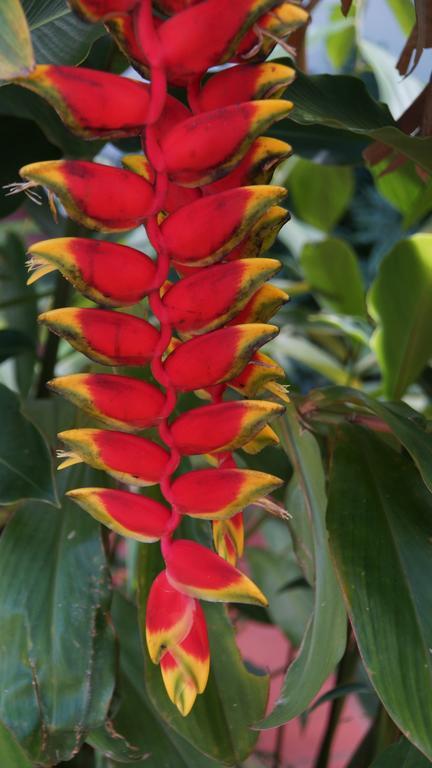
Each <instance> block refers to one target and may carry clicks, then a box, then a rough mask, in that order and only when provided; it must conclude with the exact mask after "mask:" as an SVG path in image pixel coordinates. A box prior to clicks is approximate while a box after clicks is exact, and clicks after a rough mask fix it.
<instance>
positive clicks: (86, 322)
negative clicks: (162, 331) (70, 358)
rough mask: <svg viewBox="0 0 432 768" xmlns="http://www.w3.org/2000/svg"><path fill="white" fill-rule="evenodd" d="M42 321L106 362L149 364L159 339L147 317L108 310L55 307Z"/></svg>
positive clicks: (102, 361)
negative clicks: (144, 318)
mask: <svg viewBox="0 0 432 768" xmlns="http://www.w3.org/2000/svg"><path fill="white" fill-rule="evenodd" d="M39 322H40V323H42V325H46V326H48V328H49V329H50V330H51V331H53V333H56V334H57V336H61V337H62V338H64V339H66V340H67V341H68V342H69V344H71V345H72V346H73V347H74V348H75V349H77V350H78V351H79V352H82V353H83V354H84V355H86V356H87V357H89V358H90V360H94V361H95V362H96V363H102V365H145V363H148V362H149V361H150V360H151V358H152V356H153V351H154V348H155V345H156V344H157V341H158V339H159V332H158V331H157V330H156V328H154V327H153V326H152V325H150V323H148V322H147V321H146V320H141V319H140V318H138V317H135V316H134V315H126V314H125V313H124V312H111V311H109V310H106V309H87V308H85V309H81V308H75V307H64V308H63V309H52V310H50V311H49V312H44V313H43V314H42V315H39Z"/></svg>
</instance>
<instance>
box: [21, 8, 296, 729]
mask: <svg viewBox="0 0 432 768" xmlns="http://www.w3.org/2000/svg"><path fill="white" fill-rule="evenodd" d="M71 5H72V7H73V8H74V9H75V10H76V11H78V12H79V13H80V15H81V16H82V17H83V18H85V19H86V20H87V21H100V20H102V21H105V22H106V26H107V28H108V29H109V31H110V32H111V33H112V34H113V36H114V38H115V40H116V41H117V43H118V44H119V46H120V47H121V48H122V50H123V51H124V52H125V53H126V55H127V56H128V57H129V59H130V60H131V62H132V64H133V66H134V67H135V68H136V69H137V70H138V71H139V72H141V73H144V74H145V76H146V77H147V76H148V78H149V79H150V81H151V82H150V84H149V83H142V82H141V83H140V82H136V81H132V80H129V79H126V78H121V77H118V76H116V75H111V74H106V73H103V72H98V71H92V70H89V69H85V68H71V67H56V66H52V65H39V66H37V67H36V68H35V69H34V70H33V71H32V72H31V73H30V74H29V75H28V77H27V78H19V79H18V81H17V82H19V84H20V85H22V86H24V87H26V88H29V89H30V90H33V91H36V92H37V93H38V94H39V95H40V96H42V97H43V98H45V99H46V100H47V101H48V102H49V103H50V104H51V105H52V106H54V108H55V109H56V110H57V112H58V114H59V115H60V117H61V118H62V120H63V122H65V123H66V125H67V126H68V127H69V128H70V129H71V130H72V131H74V132H75V133H77V134H78V135H79V136H81V137H83V138H86V139H93V138H97V137H101V138H104V139H109V138H114V137H124V136H132V135H138V134H139V135H140V138H141V147H142V153H140V154H134V155H128V156H125V157H123V159H122V163H123V166H124V168H120V167H111V166H107V165H101V164H98V163H93V162H88V161H81V160H51V161H47V162H38V163H33V164H31V165H28V166H25V167H24V168H22V169H21V176H22V177H23V178H24V179H25V182H24V183H23V184H18V185H15V188H14V187H12V193H14V192H17V191H20V190H24V191H27V192H28V194H29V196H30V197H32V196H33V195H34V193H33V191H32V189H33V187H35V186H38V185H41V186H43V187H45V188H46V190H47V191H48V194H49V196H50V200H51V198H52V196H56V197H58V198H59V200H60V202H61V204H62V206H63V208H61V209H60V212H61V213H62V211H66V213H67V214H68V215H69V216H70V217H71V218H72V219H74V220H75V221H77V222H79V223H80V224H81V225H84V226H86V227H88V228H90V229H95V230H97V231H98V232H116V231H123V230H128V229H132V228H134V227H137V226H140V225H144V226H145V228H146V231H147V236H148V238H149V240H150V243H151V245H152V247H153V249H154V251H155V254H156V256H155V258H154V259H152V258H150V257H149V256H147V255H146V254H144V253H141V252H140V251H137V250H135V249H133V248H130V247H127V246H124V245H119V244H117V243H113V242H111V241H108V240H103V239H99V240H94V239H92V238H91V237H87V238H79V237H66V238H64V237H61V238H55V239H53V240H49V241H43V242H40V243H35V244H33V245H32V246H31V247H30V249H29V256H30V258H29V266H30V268H31V269H32V270H33V274H32V275H31V276H30V278H29V282H33V281H35V280H37V279H38V278H40V277H43V275H46V274H48V273H49V272H52V271H53V270H56V269H57V270H59V272H60V273H61V274H62V275H63V276H64V277H65V278H66V279H67V280H68V281H69V282H70V283H71V284H72V285H73V287H74V288H75V289H77V290H78V291H80V292H81V293H82V294H83V295H84V296H86V297H87V298H88V299H90V300H91V301H93V302H96V303H97V304H99V305H102V306H104V307H108V308H109V309H105V308H104V309H102V308H87V307H81V306H72V307H69V308H58V309H52V310H49V311H47V312H45V313H44V314H42V315H41V317H40V321H41V323H42V324H44V325H46V326H48V328H49V329H50V330H52V331H53V332H54V333H57V334H58V335H60V336H61V337H63V338H64V339H66V340H67V341H68V342H69V343H70V344H71V345H72V346H73V347H75V349H77V350H79V351H80V352H82V353H83V354H85V355H86V356H87V357H88V358H90V359H91V360H93V361H95V362H96V363H99V364H102V365H109V366H146V365H147V366H148V369H147V371H145V372H144V373H143V376H141V377H140V378H134V377H131V376H124V375H117V374H116V373H114V372H109V373H94V372H88V373H78V374H72V375H67V376H61V377H58V378H56V379H54V380H53V381H51V382H49V386H50V388H51V389H52V390H53V391H54V392H56V393H57V394H61V395H63V396H65V397H66V398H67V399H68V400H70V401H71V402H72V403H74V405H76V406H77V407H78V408H81V409H82V410H83V411H84V412H85V413H86V414H87V415H89V416H90V417H92V418H96V419H97V420H98V422H99V423H102V424H104V425H106V426H108V427H110V428H111V429H102V428H85V429H70V430H66V431H64V432H61V433H60V436H59V437H60V439H61V440H62V442H63V443H64V446H65V450H63V451H61V452H60V455H61V456H62V458H63V461H62V463H61V465H60V467H68V466H70V465H73V464H76V463H79V462H85V463H87V464H89V465H90V466H92V467H95V468H96V469H100V470H105V471H106V472H107V473H108V474H109V475H111V476H112V477H114V478H115V479H116V480H117V481H119V482H121V483H123V484H125V485H126V486H128V485H129V486H132V489H127V488H125V489H121V490H120V489H109V488H102V487H100V488H99V487H97V488H92V487H90V488H78V489H74V490H72V491H69V492H68V494H69V496H70V497H71V498H72V499H73V500H74V501H75V502H76V503H77V504H79V505H80V506H81V507H82V508H83V509H84V510H86V511H87V512H88V513H89V514H90V515H92V516H93V517H94V518H95V519H96V520H98V521H100V522H101V523H103V524H104V525H105V526H107V527H108V528H110V529H111V530H112V531H114V532H115V533H116V534H121V535H123V536H127V537H130V538H133V539H136V540H137V541H140V542H146V543H148V542H155V541H159V540H160V542H161V552H162V556H163V559H164V562H165V568H164V570H163V571H162V572H161V573H160V574H159V575H158V576H157V577H156V579H155V580H154V582H153V584H152V586H151V589H150V591H149V595H148V603H147V612H146V626H145V635H146V639H147V645H148V649H149V654H150V658H151V660H152V661H153V662H154V663H155V664H160V669H161V674H162V678H163V681H164V684H165V687H166V690H167V693H168V696H169V697H170V699H171V701H172V702H173V703H174V704H175V706H176V707H177V708H178V710H179V711H180V712H181V714H182V715H184V716H186V715H187V714H188V713H189V712H190V710H191V708H192V706H193V704H194V702H195V699H196V697H197V696H198V695H199V694H201V693H202V692H203V691H204V689H205V687H206V684H207V679H208V675H209V664H210V655H209V643H208V638H207V629H206V622H205V617H204V613H203V610H202V607H201V604H200V602H199V600H210V601H222V602H226V601H238V602H246V603H255V604H258V605H266V598H265V597H264V595H263V594H262V592H261V591H260V589H259V588H258V587H257V586H256V585H255V584H254V583H253V582H252V581H251V580H250V579H249V578H247V577H246V576H245V575H244V574H242V573H241V572H240V571H239V570H237V568H235V567H234V566H235V563H236V561H237V559H238V558H239V557H240V556H241V555H242V552H243V546H244V526H243V512H244V510H245V508H247V506H248V504H251V503H254V502H259V503H261V504H264V500H263V497H264V496H266V495H267V494H269V493H271V492H272V491H273V490H275V489H276V488H277V487H278V486H279V485H280V484H281V481H280V480H279V478H277V477H275V476H274V475H272V474H268V473H265V472H260V471H257V470H251V469H240V468H238V467H237V465H236V460H235V457H234V455H233V453H232V452H233V451H235V450H239V449H241V450H243V451H244V452H246V453H258V452H259V451H260V450H262V449H263V448H264V447H265V446H267V445H277V444H278V436H277V432H276V431H274V430H273V428H272V426H270V425H269V422H270V421H272V422H273V420H275V419H277V418H278V417H279V416H280V414H281V413H282V412H283V410H284V407H283V405H282V404H280V403H283V402H286V401H287V400H288V396H287V394H286V391H285V387H284V385H283V384H282V380H283V377H284V371H283V370H282V368H281V367H280V366H279V365H278V364H277V363H276V362H274V361H273V360H272V359H271V358H270V357H269V356H268V355H267V354H264V353H262V352H260V351H259V349H260V347H261V346H262V345H264V344H266V343H267V342H270V341H271V340H272V339H273V338H274V337H275V336H276V334H277V333H278V328H277V326H275V325H270V324H267V320H269V319H270V317H271V316H272V315H273V314H274V313H275V312H276V311H277V310H278V309H279V308H280V306H281V305H282V303H283V302H285V301H286V300H287V298H288V297H287V296H286V294H285V293H284V291H282V290H281V289H280V288H279V287H278V286H275V285H269V284H267V283H266V281H267V280H269V279H270V278H272V277H273V276H274V275H275V274H276V273H277V272H278V270H279V269H280V267H281V264H280V262H279V261H277V260H275V259H265V258H262V255H263V253H264V252H265V251H266V250H267V249H268V248H269V247H270V246H271V245H272V244H273V242H274V240H275V239H276V237H277V234H278V232H279V230H280V228H281V227H282V226H283V225H284V224H285V223H286V221H287V220H288V213H287V211H286V210H285V209H284V208H282V207H281V206H280V202H281V201H282V199H283V197H284V195H285V190H284V189H283V188H282V187H277V186H270V185H269V183H270V181H271V176H272V173H273V170H274V168H275V167H276V165H277V163H279V162H280V161H281V160H282V159H283V158H285V157H287V156H288V155H289V153H290V151H291V148H290V146H289V145H287V144H285V143H284V142H281V141H279V140H277V139H274V138H268V137H266V136H262V135H261V134H262V132H263V131H266V130H267V129H268V128H269V126H270V125H271V124H272V123H273V122H274V121H275V120H278V119H280V118H283V117H285V116H286V115H287V114H288V113H289V111H290V109H291V108H292V104H291V102H289V101H286V100H281V96H282V94H283V92H284V90H285V88H286V87H287V86H288V85H289V83H290V82H291V81H292V79H293V77H294V70H293V69H291V68H290V67H286V66H285V65H281V64H278V63H274V62H263V61H262V58H263V54H264V55H265V53H266V52H267V51H268V50H270V49H271V48H273V46H274V45H275V43H276V41H277V39H278V38H279V37H285V36H287V35H289V34H290V32H291V31H292V30H293V29H295V28H296V27H297V26H299V25H300V24H302V23H305V22H306V21H307V18H308V17H307V13H306V12H305V11H304V10H302V9H301V8H300V7H299V6H298V5H297V4H292V3H290V2H280V0H235V1H234V0H155V2H154V4H152V2H151V0H71ZM153 6H154V7H153ZM255 59H260V61H259V63H257V64H252V63H251V62H252V61H254V60H255ZM228 62H229V63H230V66H229V67H227V68H221V69H219V71H218V72H216V74H211V76H210V77H208V78H207V77H206V74H207V70H208V69H209V68H210V67H214V66H216V65H221V64H224V63H228ZM235 62H241V64H236V63H235ZM245 62H247V63H245ZM231 64H234V65H233V66H231ZM172 85H174V86H179V85H180V86H181V87H183V86H186V89H187V90H186V93H185V94H183V96H185V97H186V99H184V100H187V101H188V104H189V107H187V106H185V104H184V103H182V101H180V100H177V99H175V98H174V97H172V96H170V95H169V94H168V90H167V89H168V86H172ZM51 203H52V200H51ZM172 268H173V269H172ZM175 271H176V272H177V274H178V275H179V276H180V279H178V278H176V276H175ZM143 299H145V300H146V301H147V299H148V307H149V309H150V310H151V311H152V312H153V316H154V319H155V320H156V321H157V322H156V323H154V322H153V319H152V318H151V317H150V322H148V321H147V320H143V319H141V317H139V316H137V315H138V314H139V313H138V312H137V313H134V311H133V310H131V313H130V314H125V313H124V312H118V311H113V308H116V307H127V306H133V305H134V304H137V303H138V302H141V301H142V300H143ZM150 373H151V375H152V377H153V379H152V383H150V382H148V381H146V380H143V378H144V376H146V375H147V374H150ZM183 391H184V392H191V391H195V392H197V394H198V395H199V396H200V397H203V398H207V400H210V403H208V402H207V403H206V404H204V405H201V406H197V407H194V408H192V409H186V410H184V409H183V410H182V407H181V406H182V399H181V398H182V395H181V393H182V392H183ZM269 395H271V397H272V398H273V400H272V401H271V402H269V401H266V400H265V399H261V398H263V397H264V396H269ZM179 401H180V408H179V409H177V404H178V402H179ZM197 402H198V401H197ZM174 409H176V415H175V417H174V416H173V413H174ZM147 428H153V430H154V432H153V435H152V439H151V440H149V439H147V437H143V436H141V435H137V434H134V433H136V432H140V431H141V430H145V429H147ZM156 431H157V432H158V435H157V436H156V435H155V433H156ZM198 454H205V455H206V457H207V459H208V461H209V462H210V463H211V464H212V465H214V466H213V467H212V468H211V469H195V470H193V471H184V470H183V471H182V465H181V460H182V457H183V456H188V455H198ZM156 484H158V485H159V486H160V491H161V494H162V496H163V497H164V499H165V503H160V502H159V501H155V500H153V499H151V498H149V497H147V496H145V495H140V494H139V493H137V492H136V489H135V491H133V487H134V486H147V485H156ZM144 493H145V491H144ZM147 493H148V494H149V495H150V492H149V491H147ZM268 503H269V502H268ZM183 515H185V516H189V517H196V518H201V520H210V521H212V522H211V525H212V532H213V542H214V548H215V550H216V551H215V552H214V551H211V550H210V549H209V548H206V547H203V546H201V545H200V544H198V543H196V542H194V541H188V540H182V539H178V537H177V535H174V533H175V531H176V529H177V527H178V525H179V523H180V521H181V519H182V518H183ZM203 524H204V523H201V525H203ZM209 524H210V523H209ZM143 629H144V628H143Z"/></svg>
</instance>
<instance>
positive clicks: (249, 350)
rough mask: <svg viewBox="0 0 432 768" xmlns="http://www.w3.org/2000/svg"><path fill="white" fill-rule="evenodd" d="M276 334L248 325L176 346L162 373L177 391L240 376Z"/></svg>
mask: <svg viewBox="0 0 432 768" xmlns="http://www.w3.org/2000/svg"><path fill="white" fill-rule="evenodd" d="M278 333H279V329H278V328H277V326H275V325H266V324H263V323H250V324H247V325H232V326H230V327H228V328H220V329H219V330H217V331H212V332H211V333H205V334H203V335H202V336H197V337H195V338H193V339H191V340H190V341H186V342H184V343H183V344H180V345H179V346H177V347H176V348H175V349H174V351H173V352H171V354H170V355H169V356H168V357H167V359H166V361H165V371H166V374H167V375H168V376H169V377H170V380H171V382H172V384H173V385H174V386H175V387H176V388H177V389H180V390H184V391H190V390H194V389H202V388H206V387H209V386H212V385H214V384H221V383H222V382H224V381H229V380H230V379H233V378H235V377H236V376H238V375H239V374H240V372H241V371H242V370H243V369H244V367H245V366H246V365H247V363H248V361H249V360H250V358H251V357H252V355H253V353H254V352H255V351H256V350H257V349H258V348H259V347H261V346H263V344H265V343H266V342H268V341H270V340H271V339H273V338H274V337H275V336H276V335H277V334H278Z"/></svg>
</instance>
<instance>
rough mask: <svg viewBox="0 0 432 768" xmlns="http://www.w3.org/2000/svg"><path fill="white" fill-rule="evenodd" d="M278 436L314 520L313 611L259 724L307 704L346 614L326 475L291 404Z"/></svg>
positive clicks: (333, 657)
mask: <svg viewBox="0 0 432 768" xmlns="http://www.w3.org/2000/svg"><path fill="white" fill-rule="evenodd" d="M280 437H281V442H282V446H283V448H284V450H285V451H286V452H287V454H288V456H289V458H290V460H291V463H292V466H293V469H294V472H295V474H296V476H297V478H298V482H299V484H300V486H301V488H302V491H303V495H304V500H305V506H306V508H307V512H308V515H309V516H310V518H311V520H312V527H313V537H314V557H315V571H316V584H315V600H314V612H313V614H312V617H311V620H310V622H309V625H308V628H307V630H306V633H305V635H304V637H303V641H302V644H301V646H300V650H299V653H298V655H297V657H296V659H295V660H294V662H293V663H292V664H291V666H290V668H289V669H288V672H287V674H286V677H285V680H284V684H283V688H282V691H281V695H280V697H279V700H278V701H277V703H276V706H275V708H274V710H273V711H272V712H271V713H270V715H269V716H268V717H266V718H265V720H263V721H262V722H261V723H260V727H261V728H274V727H276V726H279V725H282V724H283V723H286V722H287V721H288V720H291V719H292V718H293V717H297V715H300V714H301V713H302V712H304V711H305V709H307V707H308V706H309V704H310V702H311V701H312V699H313V698H314V697H315V696H316V694H317V693H318V691H319V690H320V688H321V686H322V684H323V683H324V681H325V680H326V679H327V677H328V676H329V675H330V674H331V673H332V672H333V670H334V668H335V666H336V664H337V663H338V661H339V660H340V659H341V657H342V655H343V653H344V650H345V645H346V616H345V609H344V606H343V602H342V597H341V594H340V591H339V587H338V584H337V582H336V576H335V573H334V570H333V566H332V563H331V561H330V555H329V551H328V546H327V532H326V523H325V509H326V494H325V477H324V470H323V466H322V461H321V455H320V450H319V447H318V444H317V442H316V441H315V439H314V437H313V436H312V435H311V434H310V433H309V432H305V431H304V430H302V429H301V427H300V425H299V422H298V420H297V416H296V413H295V410H294V408H293V406H289V407H288V409H287V415H286V418H285V420H284V421H283V422H282V420H281V426H280Z"/></svg>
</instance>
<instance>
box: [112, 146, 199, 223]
mask: <svg viewBox="0 0 432 768" xmlns="http://www.w3.org/2000/svg"><path fill="white" fill-rule="evenodd" d="M122 165H124V167H125V168H127V169H128V170H129V171H133V172H134V173H139V174H140V176H142V177H143V178H144V179H146V180H147V181H149V182H150V184H153V183H154V181H155V178H154V171H153V168H152V167H151V165H150V163H149V161H148V160H147V158H146V156H145V155H124V156H123V157H122ZM200 197H201V191H200V190H199V189H192V188H188V187H180V186H179V185H178V184H174V183H173V182H172V181H169V182H168V189H167V193H166V197H165V200H164V210H165V211H166V213H174V212H175V211H177V210H178V209H179V208H182V207H183V206H184V205H189V203H193V202H194V200H198V199H199V198H200Z"/></svg>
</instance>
